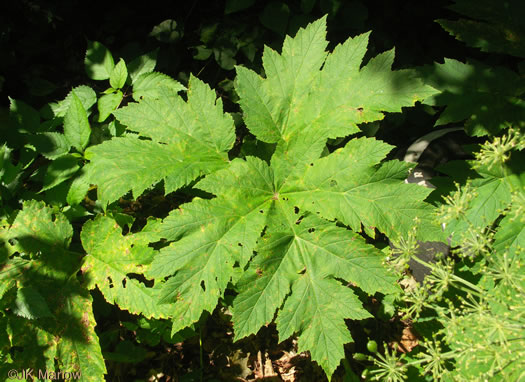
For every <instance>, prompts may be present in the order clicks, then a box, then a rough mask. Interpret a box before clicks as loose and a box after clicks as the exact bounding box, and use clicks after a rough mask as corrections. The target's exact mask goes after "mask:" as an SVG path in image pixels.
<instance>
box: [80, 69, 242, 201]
mask: <svg viewBox="0 0 525 382" xmlns="http://www.w3.org/2000/svg"><path fill="white" fill-rule="evenodd" d="M157 92H158V94H160V95H161V96H160V97H153V98H150V97H146V98H144V99H143V100H142V101H141V102H139V103H131V104H129V105H128V106H126V107H124V108H121V109H119V110H117V111H116V112H115V113H114V114H115V116H116V118H117V119H118V120H119V121H120V122H121V123H123V124H124V125H126V126H127V127H128V128H129V129H130V130H132V131H135V132H137V133H139V135H140V138H139V137H133V136H132V135H127V136H125V137H119V138H114V139H112V140H110V141H106V142H103V143H102V144H101V145H98V146H94V147H90V148H89V149H88V150H87V153H86V156H87V157H88V158H89V159H90V160H91V163H89V165H88V168H87V170H86V171H87V172H88V174H89V178H90V180H91V183H94V184H97V185H98V193H99V194H98V197H99V199H100V200H101V201H102V202H103V203H110V202H112V201H114V200H116V199H118V198H119V197H120V196H122V195H124V194H125V193H126V192H128V191H129V190H132V191H133V194H134V196H135V197H138V196H139V195H140V194H141V193H142V192H144V190H145V189H147V188H148V187H150V186H152V185H153V184H155V183H157V182H159V181H161V180H164V185H165V190H166V192H167V193H168V192H171V191H174V190H176V189H177V188H180V187H182V186H184V185H186V184H188V183H189V182H191V181H193V180H194V179H196V178H197V177H198V176H200V175H203V174H207V173H210V172H213V171H215V170H217V169H219V168H222V167H225V166H226V165H227V163H228V156H227V152H228V150H229V149H231V147H232V146H233V142H234V140H235V134H234V126H233V121H232V119H231V117H230V116H229V115H227V114H224V113H223V111H222V102H221V100H220V99H218V100H217V99H216V96H215V93H214V92H213V91H212V90H210V88H209V87H208V86H207V85H205V84H204V83H203V82H201V81H199V80H198V79H196V78H195V77H192V78H190V82H189V88H188V101H187V102H185V101H183V99H182V98H181V97H180V96H178V95H177V92H176V91H175V90H174V89H172V88H170V87H167V86H166V87H164V86H162V87H160V88H159V89H158V90H157ZM142 137H143V138H142Z"/></svg>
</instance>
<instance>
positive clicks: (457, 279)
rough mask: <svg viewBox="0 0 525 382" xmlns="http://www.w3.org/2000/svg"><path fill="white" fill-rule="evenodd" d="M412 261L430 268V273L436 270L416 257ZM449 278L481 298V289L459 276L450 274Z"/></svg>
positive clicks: (430, 264) (433, 266) (432, 265)
mask: <svg viewBox="0 0 525 382" xmlns="http://www.w3.org/2000/svg"><path fill="white" fill-rule="evenodd" d="M413 259H414V260H415V261H417V262H418V263H419V264H421V265H424V266H425V267H427V268H430V269H431V270H432V271H434V270H435V269H436V266H435V265H434V264H432V263H428V262H426V261H424V260H421V259H420V258H419V257H417V256H414V257H413ZM451 278H452V280H454V281H457V282H459V283H461V284H463V285H465V286H467V287H468V288H470V289H472V290H471V291H468V292H471V293H473V294H475V295H477V296H481V294H482V293H483V290H482V289H481V288H479V287H478V286H476V285H474V284H472V283H471V282H469V281H467V280H465V279H463V278H461V277H459V276H456V275H455V274H451Z"/></svg>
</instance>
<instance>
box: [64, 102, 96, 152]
mask: <svg viewBox="0 0 525 382" xmlns="http://www.w3.org/2000/svg"><path fill="white" fill-rule="evenodd" d="M64 135H65V136H66V138H67V140H68V142H69V143H70V144H71V145H72V146H73V147H75V148H76V149H77V150H78V151H84V148H85V147H86V146H87V144H88V143H89V136H90V135H91V127H90V126H89V121H88V117H87V113H86V109H84V106H83V105H82V102H81V101H80V99H79V98H78V97H77V96H76V94H75V92H72V93H71V103H70V104H69V108H68V110H67V113H66V115H65V116H64Z"/></svg>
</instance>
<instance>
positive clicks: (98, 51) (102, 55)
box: [84, 41, 115, 80]
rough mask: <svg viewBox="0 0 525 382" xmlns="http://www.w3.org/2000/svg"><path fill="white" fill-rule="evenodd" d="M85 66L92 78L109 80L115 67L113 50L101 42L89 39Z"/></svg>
mask: <svg viewBox="0 0 525 382" xmlns="http://www.w3.org/2000/svg"><path fill="white" fill-rule="evenodd" d="M84 66H85V69H86V73H87V75H88V77H89V78H91V79H92V80H107V79H108V78H110V76H111V73H112V71H113V68H114V67H115V61H114V60H113V56H112V55H111V52H110V51H109V50H108V49H107V48H106V47H105V46H104V45H102V44H101V43H100V42H97V41H88V48H87V51H86V58H85V60H84Z"/></svg>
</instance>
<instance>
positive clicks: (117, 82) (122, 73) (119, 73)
mask: <svg viewBox="0 0 525 382" xmlns="http://www.w3.org/2000/svg"><path fill="white" fill-rule="evenodd" d="M127 78H128V69H127V68H126V63H125V62H124V60H123V59H122V58H121V59H120V60H119V62H118V63H117V65H115V67H114V68H113V70H111V74H110V76H109V84H110V85H111V87H113V89H122V87H123V86H124V84H125V83H126V80H127Z"/></svg>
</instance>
